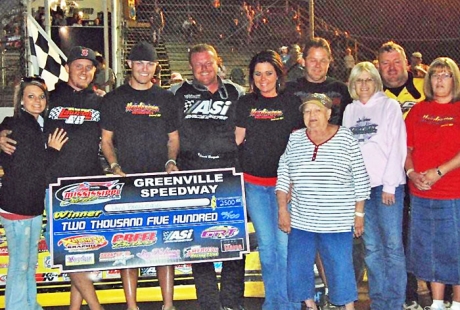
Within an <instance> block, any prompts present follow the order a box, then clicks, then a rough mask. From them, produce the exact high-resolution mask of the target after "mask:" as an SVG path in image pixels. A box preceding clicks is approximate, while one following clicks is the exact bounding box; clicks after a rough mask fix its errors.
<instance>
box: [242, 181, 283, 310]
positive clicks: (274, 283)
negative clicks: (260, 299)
mask: <svg viewBox="0 0 460 310" xmlns="http://www.w3.org/2000/svg"><path fill="white" fill-rule="evenodd" d="M245 188H246V205H247V208H248V212H249V216H250V217H251V220H252V223H253V224H254V228H255V230H256V237H257V242H258V246H259V257H260V263H261V265H262V279H263V281H264V287H265V302H264V304H263V306H262V309H263V310H279V309H288V308H289V306H288V303H289V301H288V296H287V282H286V281H287V275H286V268H287V241H288V237H287V234H286V233H284V232H282V231H281V230H280V229H279V228H278V203H277V200H276V194H275V186H260V185H254V184H251V183H247V182H246V183H245Z"/></svg>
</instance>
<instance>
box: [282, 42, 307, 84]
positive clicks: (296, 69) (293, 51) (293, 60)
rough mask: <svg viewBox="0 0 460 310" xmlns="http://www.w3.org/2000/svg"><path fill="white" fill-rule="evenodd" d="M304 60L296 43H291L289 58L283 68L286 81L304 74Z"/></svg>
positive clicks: (293, 79)
mask: <svg viewBox="0 0 460 310" xmlns="http://www.w3.org/2000/svg"><path fill="white" fill-rule="evenodd" d="M304 65H305V60H304V59H303V58H302V51H301V49H300V46H299V45H298V44H292V45H291V48H290V50H289V58H288V60H287V62H286V66H285V70H286V77H287V81H288V82H290V81H295V80H297V79H298V78H301V77H303V76H304Z"/></svg>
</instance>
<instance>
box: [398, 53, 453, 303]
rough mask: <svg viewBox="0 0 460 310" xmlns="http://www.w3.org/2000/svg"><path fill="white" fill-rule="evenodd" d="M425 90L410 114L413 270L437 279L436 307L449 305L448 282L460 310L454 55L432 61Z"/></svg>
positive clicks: (434, 285)
mask: <svg viewBox="0 0 460 310" xmlns="http://www.w3.org/2000/svg"><path fill="white" fill-rule="evenodd" d="M424 92H425V95H426V101H423V102H420V103H417V104H416V105H415V106H414V107H413V108H412V109H411V111H410V112H409V114H408V116H407V118H406V127H407V159H406V164H405V168H406V174H407V176H408V177H409V180H410V181H409V189H410V194H411V223H410V228H409V246H408V253H407V255H408V260H407V264H408V265H407V269H408V271H410V272H412V273H413V274H414V275H415V276H416V277H417V278H419V279H422V280H425V281H430V282H431V290H432V296H433V304H432V305H431V308H430V309H431V310H439V309H444V305H443V299H444V288H445V285H446V284H452V285H453V291H454V294H453V303H452V307H451V308H450V309H453V310H460V255H459V253H460V191H459V188H460V169H458V168H459V167H460V72H459V69H458V66H457V65H456V63H455V62H454V61H453V60H452V59H450V58H447V57H440V58H437V59H435V60H434V61H433V62H432V63H431V65H430V67H429V69H428V73H427V75H426V76H425V81H424Z"/></svg>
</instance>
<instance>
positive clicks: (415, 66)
mask: <svg viewBox="0 0 460 310" xmlns="http://www.w3.org/2000/svg"><path fill="white" fill-rule="evenodd" d="M408 70H409V71H410V72H412V74H413V76H414V77H415V78H423V77H425V75H426V73H427V71H428V65H425V64H424V63H423V61H422V53H420V52H414V53H412V55H411V57H410V65H409V69H408Z"/></svg>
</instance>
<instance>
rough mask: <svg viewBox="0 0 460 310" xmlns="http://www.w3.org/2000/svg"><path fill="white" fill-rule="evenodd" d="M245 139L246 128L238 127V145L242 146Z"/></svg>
mask: <svg viewBox="0 0 460 310" xmlns="http://www.w3.org/2000/svg"><path fill="white" fill-rule="evenodd" d="M245 137H246V128H242V127H238V126H237V127H236V129H235V139H236V145H240V144H241V143H243V141H244V138H245Z"/></svg>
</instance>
